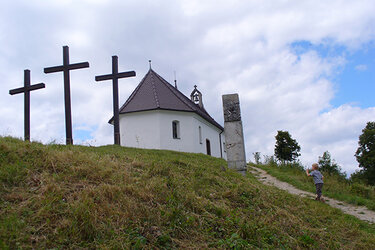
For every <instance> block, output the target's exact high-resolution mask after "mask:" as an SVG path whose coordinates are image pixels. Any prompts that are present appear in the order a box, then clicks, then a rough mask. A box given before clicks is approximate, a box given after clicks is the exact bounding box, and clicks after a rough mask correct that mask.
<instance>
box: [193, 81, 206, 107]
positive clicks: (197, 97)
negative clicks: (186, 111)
mask: <svg viewBox="0 0 375 250" xmlns="http://www.w3.org/2000/svg"><path fill="white" fill-rule="evenodd" d="M190 99H191V101H192V102H194V103H195V104H197V105H199V107H201V108H203V101H202V93H201V92H200V91H199V90H198V89H197V85H194V90H193V91H192V92H191V94H190Z"/></svg>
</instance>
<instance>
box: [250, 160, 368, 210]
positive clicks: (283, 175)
mask: <svg viewBox="0 0 375 250" xmlns="http://www.w3.org/2000/svg"><path fill="white" fill-rule="evenodd" d="M256 166H257V167H259V168H262V169H263V170H265V171H267V172H268V173H269V174H271V175H272V176H274V177H276V178H277V179H279V180H281V181H285V182H288V183H289V184H292V185H293V186H295V187H297V188H299V189H301V190H305V191H308V192H312V193H315V185H314V181H313V178H312V177H308V176H307V175H306V173H305V172H304V171H301V170H300V169H298V168H295V167H291V165H283V166H276V165H272V164H270V165H261V164H259V165H256ZM323 175H324V186H323V196H327V197H331V198H334V199H337V200H341V201H345V202H348V203H350V204H354V205H359V206H366V207H367V208H368V209H371V210H373V211H375V188H374V187H371V186H366V185H363V184H359V183H350V182H349V181H347V180H343V179H342V178H340V177H338V176H335V175H333V176H330V175H328V174H325V173H323Z"/></svg>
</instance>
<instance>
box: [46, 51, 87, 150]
mask: <svg viewBox="0 0 375 250" xmlns="http://www.w3.org/2000/svg"><path fill="white" fill-rule="evenodd" d="M88 67H89V63H88V62H83V63H73V64H69V47H68V46H64V47H63V65H61V66H54V67H49V68H44V73H46V74H49V73H55V72H61V71H62V72H64V99H65V131H66V144H67V145H68V144H73V135H72V108H71V101H70V70H74V69H82V68H88Z"/></svg>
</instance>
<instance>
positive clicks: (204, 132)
mask: <svg viewBox="0 0 375 250" xmlns="http://www.w3.org/2000/svg"><path fill="white" fill-rule="evenodd" d="M109 122H110V123H112V122H113V119H111V120H110V121H109ZM120 136H121V145H122V146H126V147H135V148H147V149H167V150H175V151H181V152H191V153H203V154H207V155H212V156H214V157H218V158H224V159H226V150H225V141H224V140H225V136H224V128H223V127H222V126H221V125H220V124H219V123H217V122H216V121H215V120H214V119H213V118H212V117H211V116H210V115H209V114H208V113H207V111H206V110H205V108H204V106H203V101H202V94H201V92H200V91H198V90H197V88H196V86H194V90H193V91H192V93H191V95H190V98H187V97H186V96H185V95H184V94H182V93H181V92H180V91H179V90H178V89H177V86H173V85H171V84H170V83H168V82H167V81H166V80H165V79H163V78H162V77H161V76H160V75H158V74H157V73H156V72H155V71H154V70H152V69H151V68H150V70H149V71H148V72H147V74H146V75H145V76H144V78H143V79H142V81H141V82H140V83H139V84H138V86H137V87H136V89H135V90H134V91H133V93H132V94H131V95H130V97H129V98H128V100H127V101H126V102H125V103H124V104H123V105H122V106H121V108H120Z"/></svg>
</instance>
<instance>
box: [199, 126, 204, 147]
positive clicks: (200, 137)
mask: <svg viewBox="0 0 375 250" xmlns="http://www.w3.org/2000/svg"><path fill="white" fill-rule="evenodd" d="M198 130H199V143H200V144H202V143H203V142H202V127H201V126H199V127H198Z"/></svg>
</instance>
